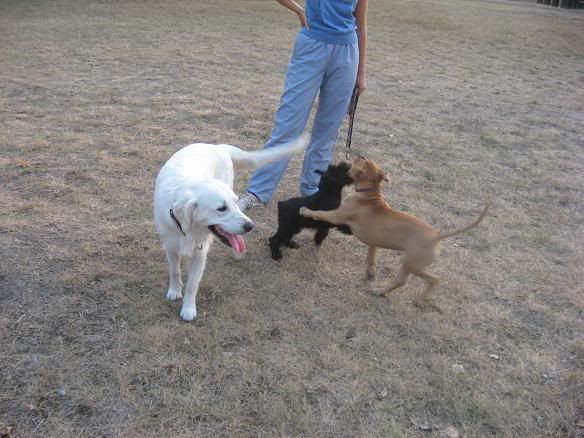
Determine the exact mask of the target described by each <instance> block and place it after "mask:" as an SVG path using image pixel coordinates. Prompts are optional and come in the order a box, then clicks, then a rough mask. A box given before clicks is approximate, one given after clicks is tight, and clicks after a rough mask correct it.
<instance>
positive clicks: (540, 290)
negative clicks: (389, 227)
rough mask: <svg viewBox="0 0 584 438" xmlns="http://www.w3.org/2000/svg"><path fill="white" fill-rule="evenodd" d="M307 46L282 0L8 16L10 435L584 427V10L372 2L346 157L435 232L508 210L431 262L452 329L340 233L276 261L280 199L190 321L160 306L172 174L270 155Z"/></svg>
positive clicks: (385, 262)
mask: <svg viewBox="0 0 584 438" xmlns="http://www.w3.org/2000/svg"><path fill="white" fill-rule="evenodd" d="M296 31H297V20H296V19H295V17H294V16H293V15H291V14H290V13H287V12H286V10H285V9H283V8H282V7H281V6H279V5H278V4H277V3H276V2H275V1H267V0H266V1H253V0H250V1H235V0H220V1H216V2H210V1H208V2H202V1H174V0H172V1H164V2H158V1H122V2H115V1H105V0H103V1H63V0H55V1H51V2H47V1H32V0H31V1H26V2H22V1H9V0H5V1H2V2H0V346H1V349H0V435H2V434H3V433H4V434H5V435H7V436H10V435H12V436H19V437H29V436H35V437H36V436H55V437H57V436H58V437H84V436H87V437H89V436H124V437H126V436H136V437H138V436H216V435H224V436H225V435H227V436H346V437H354V436H370V437H380V436H388V437H393V436H446V437H450V438H453V437H457V436H465V437H479V436H488V435H497V436H522V437H527V436H530V437H531V436H557V437H560V436H562V437H564V436H572V437H576V436H583V435H584V395H583V394H584V334H583V333H584V316H583V309H584V295H583V287H582V279H583V278H584V249H583V242H584V227H583V225H584V219H583V218H584V205H583V203H582V199H583V196H584V193H583V192H584V154H583V138H584V88H583V84H584V48H583V47H584V46H583V44H582V43H583V41H584V40H583V37H584V14H583V12H582V11H567V10H557V9H554V8H550V7H546V6H542V5H536V4H535V3H529V2H509V1H478V0H476V1H473V0H443V1H434V0H429V1H425V2H413V1H395V0H375V1H374V0H372V1H371V2H370V19H369V39H370V50H369V64H368V86H369V88H368V90H367V92H366V94H365V95H364V96H363V97H362V98H361V100H360V102H359V110H358V113H357V117H356V122H355V131H354V136H353V148H354V149H355V152H356V153H360V154H364V155H367V156H368V157H370V158H373V159H375V160H376V161H377V162H378V163H379V164H380V165H381V166H382V167H383V168H384V169H385V170H386V171H388V172H389V173H390V174H391V176H392V178H393V181H392V183H391V184H389V185H386V186H384V188H383V191H384V195H385V197H386V199H387V200H388V202H389V203H390V204H391V205H393V206H394V207H396V208H399V209H402V210H406V211H408V212H410V213H413V214H415V215H417V216H419V217H421V218H424V219H425V220H427V221H429V222H430V223H432V224H434V225H436V226H437V227H439V228H441V229H447V228H451V227H454V226H456V225H460V224H463V223H466V222H468V221H470V220H471V219H473V218H474V217H476V215H477V214H478V212H479V210H480V209H481V208H482V206H483V204H484V202H485V200H486V199H487V198H488V197H489V196H491V197H492V198H493V201H494V203H493V206H492V209H491V212H490V213H489V215H488V217H487V218H486V219H485V221H484V222H483V223H482V224H481V226H480V227H479V228H477V229H475V230H474V231H472V232H470V233H467V234H464V235H460V236H457V237H456V238H452V239H450V240H448V241H446V242H445V245H444V249H443V252H442V255H441V256H440V257H439V259H438V261H437V262H436V263H435V264H434V266H433V267H432V271H433V272H434V273H436V274H437V275H439V276H440V277H441V278H442V283H441V285H440V286H439V288H438V289H437V291H436V304H437V305H438V306H440V308H441V309H442V311H443V312H442V313H439V312H436V311H431V310H424V309H420V308H418V307H416V306H415V305H414V304H413V301H414V299H415V298H416V297H418V296H419V294H420V293H421V291H422V287H423V285H422V283H421V282H420V281H419V280H412V281H410V282H409V283H408V284H407V286H406V287H404V288H403V289H401V290H399V291H398V292H396V293H395V294H393V295H390V296H389V297H388V298H386V299H380V298H375V297H372V296H370V295H369V294H367V293H366V290H367V288H368V287H369V286H370V285H369V284H368V283H367V282H366V281H365V280H364V270H365V262H364V257H365V253H366V251H365V247H364V245H362V244H360V243H359V242H358V241H356V240H354V239H352V238H351V237H350V236H344V235H341V234H339V233H332V234H331V237H330V238H329V239H328V240H327V241H325V243H324V245H323V247H322V249H321V250H320V253H318V254H317V252H316V250H315V248H314V246H313V245H312V243H311V238H312V236H311V234H310V233H308V232H305V233H303V234H302V235H301V236H300V237H299V238H298V241H299V242H300V243H301V244H302V248H300V249H298V250H287V251H286V252H285V258H284V260H283V261H281V262H279V263H278V262H274V261H273V260H272V259H271V258H270V256H269V250H268V247H267V238H268V237H269V236H270V235H271V233H273V231H274V230H275V227H276V210H275V203H272V204H271V205H270V206H268V207H267V208H265V209H258V210H253V211H252V212H251V213H250V216H251V217H252V218H253V219H254V220H255V221H256V222H257V227H256V229H255V230H254V232H253V233H252V235H251V236H250V237H249V239H248V247H249V252H248V254H247V256H246V258H245V259H244V260H242V261H239V262H236V261H233V260H231V259H230V258H229V257H227V256H226V255H227V250H226V249H225V247H224V246H222V245H221V244H219V243H217V244H216V245H215V246H214V248H213V250H212V251H211V254H210V258H209V263H208V269H207V271H206V272H205V275H204V277H203V283H202V287H201V289H200V291H199V296H198V310H199V316H198V318H197V320H196V321H195V322H193V323H184V322H182V321H181V320H180V319H179V317H178V311H179V306H180V303H170V302H167V301H166V300H165V288H166V282H167V265H166V260H165V257H164V254H163V252H162V249H161V245H160V242H159V240H158V238H157V236H156V235H155V232H154V229H153V220H152V193H153V187H154V179H155V177H156V174H157V172H158V170H159V168H160V166H161V165H162V163H164V161H166V160H167V159H168V158H169V157H170V156H171V155H172V153H173V152H174V151H176V150H178V149H179V148H181V147H183V146H185V145H187V144H189V143H193V142H196V141H202V142H207V143H220V142H221V143H222V142H225V143H231V144H235V145H239V146H241V147H243V148H245V149H257V148H260V147H261V146H262V145H263V143H264V142H265V141H266V140H267V138H268V137H269V135H270V130H271V127H272V120H273V116H274V113H275V110H276V108H277V106H278V102H279V98H280V93H281V91H282V85H283V77H284V73H285V69H286V65H287V61H288V57H289V55H290V49H291V46H292V43H293V39H294V35H295V32H296ZM345 132H346V126H343V129H342V131H341V135H340V137H339V142H338V148H337V153H336V159H341V158H342V156H343V143H344V136H345ZM300 163H301V161H300V158H296V159H295V160H294V161H293V162H292V163H291V166H290V168H289V171H288V172H287V174H286V176H285V179H284V181H283V182H282V184H281V186H280V189H279V191H278V193H277V197H276V200H280V199H285V198H288V197H290V196H293V195H296V194H297V192H298V188H297V187H298V183H299V182H298V176H299V167H300ZM248 176H249V175H247V174H246V175H239V176H238V179H237V182H236V185H237V192H238V193H241V192H242V191H243V190H244V188H245V183H246V181H247V178H248ZM378 266H379V268H378V277H377V279H376V280H375V282H374V284H375V285H376V286H381V285H383V284H387V283H388V282H389V281H390V279H391V278H393V276H394V275H395V274H396V270H397V267H398V266H399V254H397V253H394V252H390V251H385V252H382V253H381V255H380V259H379V263H378ZM2 436H3V435H2Z"/></svg>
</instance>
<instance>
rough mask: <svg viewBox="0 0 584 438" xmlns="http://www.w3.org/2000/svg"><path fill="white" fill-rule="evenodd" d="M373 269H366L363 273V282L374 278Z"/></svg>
mask: <svg viewBox="0 0 584 438" xmlns="http://www.w3.org/2000/svg"><path fill="white" fill-rule="evenodd" d="M375 275H376V274H375V269H367V271H365V280H369V281H371V280H373V279H374V278H375Z"/></svg>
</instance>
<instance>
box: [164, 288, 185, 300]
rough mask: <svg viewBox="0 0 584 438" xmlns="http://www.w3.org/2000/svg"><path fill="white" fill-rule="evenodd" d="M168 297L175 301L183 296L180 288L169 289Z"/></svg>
mask: <svg viewBox="0 0 584 438" xmlns="http://www.w3.org/2000/svg"><path fill="white" fill-rule="evenodd" d="M166 298H168V299H169V300H170V301H175V300H178V299H180V298H182V294H181V293H180V289H168V292H167V293H166Z"/></svg>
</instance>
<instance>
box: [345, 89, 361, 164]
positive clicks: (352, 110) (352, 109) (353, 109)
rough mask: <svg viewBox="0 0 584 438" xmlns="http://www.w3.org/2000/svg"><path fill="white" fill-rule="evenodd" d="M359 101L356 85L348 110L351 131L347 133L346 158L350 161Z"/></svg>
mask: <svg viewBox="0 0 584 438" xmlns="http://www.w3.org/2000/svg"><path fill="white" fill-rule="evenodd" d="M358 101H359V88H358V87H357V85H355V88H353V95H352V96H351V101H350V102H349V108H347V114H348V115H349V131H348V132H347V144H346V151H345V158H346V159H347V160H348V159H349V158H350V157H351V140H352V139H353V122H354V121H355V112H356V111H357V102H358Z"/></svg>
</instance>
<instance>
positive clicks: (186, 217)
mask: <svg viewBox="0 0 584 438" xmlns="http://www.w3.org/2000/svg"><path fill="white" fill-rule="evenodd" d="M196 208H197V200H196V199H194V198H190V199H187V200H186V201H177V202H175V203H174V204H172V212H173V214H174V216H175V217H176V218H177V220H178V221H179V223H180V226H181V228H182V229H183V232H186V231H187V230H189V229H190V228H191V223H192V219H193V213H194V212H195V209H196Z"/></svg>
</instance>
